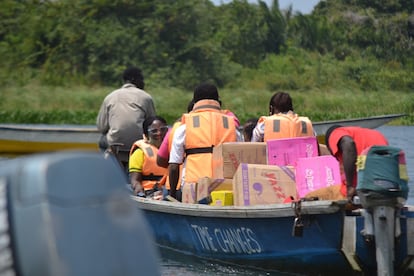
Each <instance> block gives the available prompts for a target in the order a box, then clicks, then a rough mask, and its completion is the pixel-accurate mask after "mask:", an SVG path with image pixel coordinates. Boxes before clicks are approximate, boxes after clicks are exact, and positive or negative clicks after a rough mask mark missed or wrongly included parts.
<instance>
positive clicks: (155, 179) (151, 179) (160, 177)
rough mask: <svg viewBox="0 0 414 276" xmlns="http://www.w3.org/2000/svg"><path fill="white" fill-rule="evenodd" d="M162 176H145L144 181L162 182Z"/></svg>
mask: <svg viewBox="0 0 414 276" xmlns="http://www.w3.org/2000/svg"><path fill="white" fill-rule="evenodd" d="M162 177H163V176H162V175H153V174H150V175H143V176H142V180H150V181H160V180H161V179H162Z"/></svg>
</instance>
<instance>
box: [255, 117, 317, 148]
mask: <svg viewBox="0 0 414 276" xmlns="http://www.w3.org/2000/svg"><path fill="white" fill-rule="evenodd" d="M260 122H264V137H263V141H264V142H266V141H268V140H272V139H280V138H293V137H305V136H314V132H313V126H312V122H311V121H310V120H309V118H308V117H303V116H298V115H297V114H296V113H293V112H292V111H289V112H288V113H286V114H285V113H278V114H273V115H272V116H262V117H260V119H259V123H260Z"/></svg>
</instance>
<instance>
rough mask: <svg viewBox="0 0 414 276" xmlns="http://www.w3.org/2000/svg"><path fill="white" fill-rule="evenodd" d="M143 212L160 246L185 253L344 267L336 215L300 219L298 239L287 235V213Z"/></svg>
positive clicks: (276, 265)
mask: <svg viewBox="0 0 414 276" xmlns="http://www.w3.org/2000/svg"><path fill="white" fill-rule="evenodd" d="M144 213H145V216H146V218H147V220H148V222H149V224H150V225H152V226H153V229H156V234H155V235H156V241H157V243H158V244H159V245H160V246H165V247H168V248H172V249H176V250H179V251H181V252H184V253H186V254H192V255H196V256H199V257H204V258H209V259H216V260H220V261H224V262H231V263H237V264H242V265H248V266H254V267H260V268H264V269H266V268H269V269H278V270H289V271H292V270H298V268H300V271H309V270H316V271H317V270H318V269H320V268H321V267H323V268H324V270H326V269H327V270H337V269H338V268H342V269H347V268H349V266H348V263H347V261H346V259H345V257H344V256H343V254H342V253H341V250H340V249H341V237H342V231H341V225H342V224H343V219H342V215H341V214H340V213H336V214H327V215H318V216H314V215H310V216H309V217H307V218H306V219H305V224H306V226H305V229H304V232H303V236H302V237H292V226H293V218H292V217H283V218H278V219H277V220H275V219H272V218H233V219H231V218H214V219H211V218H205V217H195V216H180V215H172V214H165V213H164V214H160V213H159V212H154V211H145V212H144ZM332 229H337V230H332ZM298 264H300V266H298Z"/></svg>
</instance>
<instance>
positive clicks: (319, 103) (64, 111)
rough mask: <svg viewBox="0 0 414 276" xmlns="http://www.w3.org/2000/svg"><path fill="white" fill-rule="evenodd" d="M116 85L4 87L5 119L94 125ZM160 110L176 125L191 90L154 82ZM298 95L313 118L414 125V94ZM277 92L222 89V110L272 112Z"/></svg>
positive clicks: (244, 115) (243, 116)
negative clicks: (389, 118) (385, 118)
mask: <svg viewBox="0 0 414 276" xmlns="http://www.w3.org/2000/svg"><path fill="white" fill-rule="evenodd" d="M113 89H114V88H112V87H85V86H73V87H47V86H39V85H30V86H29V85H28V86H24V87H5V88H3V90H2V100H1V102H0V122H1V123H46V124H94V123H95V119H96V115H97V112H98V110H99V107H100V104H101V102H102V100H103V99H104V97H105V96H106V95H107V94H108V93H109V92H110V91H112V90H113ZM146 90H147V91H148V92H149V93H150V94H151V95H152V96H153V98H154V102H155V107H156V110H157V113H158V114H159V115H161V116H163V117H164V118H166V119H167V121H168V122H169V123H172V122H173V121H174V120H175V119H177V118H179V117H180V115H181V114H182V113H183V112H185V111H186V108H187V104H188V102H189V101H190V100H191V97H192V91H185V90H180V89H177V88H168V87H159V86H152V85H151V84H150V83H148V86H147V88H146ZM284 90H285V91H287V92H289V93H290V94H291V96H292V97H293V101H294V102H293V103H294V108H295V111H296V112H297V113H299V114H301V115H304V116H308V117H310V119H311V120H312V121H323V120H333V119H345V118H356V117H364V116H373V115H382V114H393V113H405V114H407V116H406V117H403V118H401V119H398V120H395V121H393V124H398V125H413V124H414V100H413V94H412V93H409V92H401V91H400V92H399V91H381V92H379V91H364V92H357V91H355V90H353V89H345V88H343V89H337V90H332V89H330V90H324V91H321V90H320V89H313V90H308V91H303V90H286V89H284ZM276 91H277V90H266V89H258V88H257V89H248V88H238V89H235V88H224V89H220V90H219V93H220V97H221V99H222V102H223V108H225V109H229V110H231V111H233V112H234V113H235V114H236V115H237V116H238V117H239V119H240V121H241V122H244V121H245V120H247V119H248V118H251V117H259V116H261V115H267V112H268V102H269V99H270V97H271V96H272V94H273V93H274V92H276Z"/></svg>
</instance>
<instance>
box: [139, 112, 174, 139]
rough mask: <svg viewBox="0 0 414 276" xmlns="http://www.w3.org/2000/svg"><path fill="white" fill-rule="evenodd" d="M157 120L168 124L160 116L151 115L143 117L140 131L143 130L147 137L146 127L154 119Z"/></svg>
mask: <svg viewBox="0 0 414 276" xmlns="http://www.w3.org/2000/svg"><path fill="white" fill-rule="evenodd" d="M157 120H158V121H160V122H161V123H164V124H166V125H168V124H167V121H166V120H165V119H164V118H163V117H161V116H151V117H149V118H147V119H145V120H144V122H143V123H142V131H143V132H144V134H145V136H147V137H148V128H149V126H150V125H151V124H152V123H153V122H154V121H157Z"/></svg>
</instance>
